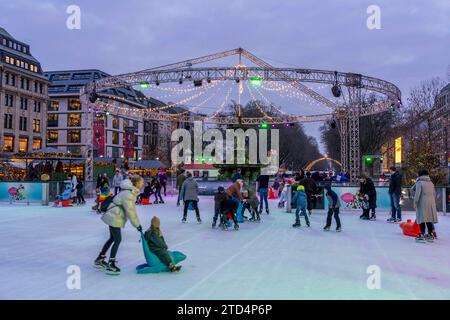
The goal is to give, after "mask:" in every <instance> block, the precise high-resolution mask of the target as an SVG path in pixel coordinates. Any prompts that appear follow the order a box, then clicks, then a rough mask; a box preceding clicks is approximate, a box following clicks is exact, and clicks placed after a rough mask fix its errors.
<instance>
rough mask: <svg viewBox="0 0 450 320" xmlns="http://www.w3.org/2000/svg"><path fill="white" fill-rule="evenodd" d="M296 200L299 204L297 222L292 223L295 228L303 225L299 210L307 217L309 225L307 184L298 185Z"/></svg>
mask: <svg viewBox="0 0 450 320" xmlns="http://www.w3.org/2000/svg"><path fill="white" fill-rule="evenodd" d="M294 201H295V203H296V204H297V208H296V209H295V223H294V224H293V225H292V226H293V227H294V228H298V227H301V226H302V224H301V223H300V215H299V212H300V211H301V212H302V216H304V217H305V221H306V225H307V226H308V227H309V226H310V223H309V218H308V215H307V214H306V207H307V204H308V202H307V200H306V192H305V186H303V185H299V186H298V187H297V192H296V193H295V196H294Z"/></svg>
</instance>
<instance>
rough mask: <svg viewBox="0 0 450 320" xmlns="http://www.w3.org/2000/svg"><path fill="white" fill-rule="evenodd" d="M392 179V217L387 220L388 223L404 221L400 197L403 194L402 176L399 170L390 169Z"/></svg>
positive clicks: (390, 181) (390, 182)
mask: <svg viewBox="0 0 450 320" xmlns="http://www.w3.org/2000/svg"><path fill="white" fill-rule="evenodd" d="M389 170H390V171H391V177H390V178H389V196H390V200H391V213H392V216H391V217H390V218H389V219H387V221H388V222H400V221H402V210H401V207H400V195H401V193H402V176H401V174H400V173H399V172H398V171H397V168H396V167H394V166H392V167H390V169H389Z"/></svg>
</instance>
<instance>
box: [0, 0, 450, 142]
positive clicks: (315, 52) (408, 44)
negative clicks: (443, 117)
mask: <svg viewBox="0 0 450 320" xmlns="http://www.w3.org/2000/svg"><path fill="white" fill-rule="evenodd" d="M71 4H75V5H78V6H79V7H80V8H81V29H80V30H69V29H67V28H66V19H67V17H68V14H67V13H66V9H67V6H68V5H71ZM372 4H375V5H378V6H379V7H380V8H381V29H379V30H369V29H368V28H367V26H366V20H367V18H368V16H369V15H368V14H367V13H366V10H367V7H368V6H369V5H372ZM0 26H2V27H3V28H5V29H6V30H7V31H8V32H9V33H10V34H11V35H13V36H14V37H16V38H17V39H18V40H21V41H24V42H26V43H28V44H30V45H31V51H32V54H33V55H34V56H35V57H36V58H37V59H38V60H39V61H40V62H41V64H42V67H43V68H44V70H62V69H81V68H96V69H101V70H103V71H105V72H108V73H111V74H118V73H124V72H131V71H137V70H141V69H146V68H150V67H154V66H159V65H163V64H167V63H171V62H175V61H179V60H184V59H188V58H192V57H197V56H201V55H206V54H209V53H213V52H217V51H222V50H228V49H232V48H236V47H243V48H245V49H247V50H249V51H251V52H252V53H254V54H255V55H257V56H260V57H262V58H265V59H267V61H268V62H270V63H271V64H274V65H277V66H299V67H305V68H317V69H331V70H339V71H348V72H357V73H362V74H365V75H370V76H374V77H379V78H382V79H385V80H388V81H391V82H393V83H395V84H396V85H398V86H399V87H400V89H401V90H402V92H403V96H404V97H406V96H407V94H408V91H409V88H410V87H411V86H413V85H415V84H417V83H418V82H420V81H421V80H425V79H428V78H430V77H433V76H442V77H443V76H444V75H445V73H446V69H447V66H448V65H450V0H427V1H423V0H408V1H406V0H396V1H392V0H391V1H388V0H383V1H380V0H370V1H366V0H335V1H326V0H323V1H317V0H311V1H305V0H271V1H269V0H245V1H244V0H241V1H239V0H221V1H217V0H160V1H153V0H145V1H144V0H126V1H118V0H116V1H113V0H110V1H103V0H96V1H87V0H83V1H81V0H71V1H65V0H53V1H50V0H42V1H38V0H0ZM404 100H405V99H404ZM311 134H313V135H315V136H317V131H316V130H315V129H314V128H313V127H311Z"/></svg>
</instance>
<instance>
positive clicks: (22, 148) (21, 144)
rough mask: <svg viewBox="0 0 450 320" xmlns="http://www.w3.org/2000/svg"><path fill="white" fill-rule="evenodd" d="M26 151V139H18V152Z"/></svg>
mask: <svg viewBox="0 0 450 320" xmlns="http://www.w3.org/2000/svg"><path fill="white" fill-rule="evenodd" d="M27 151H28V138H19V152H27Z"/></svg>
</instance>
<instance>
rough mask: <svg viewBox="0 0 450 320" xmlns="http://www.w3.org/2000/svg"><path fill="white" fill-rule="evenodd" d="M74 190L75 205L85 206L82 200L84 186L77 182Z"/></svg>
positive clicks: (84, 201)
mask: <svg viewBox="0 0 450 320" xmlns="http://www.w3.org/2000/svg"><path fill="white" fill-rule="evenodd" d="M76 189H77V204H78V205H82V204H86V200H84V197H83V191H84V185H83V182H82V181H81V180H78V182H77V187H76Z"/></svg>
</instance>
